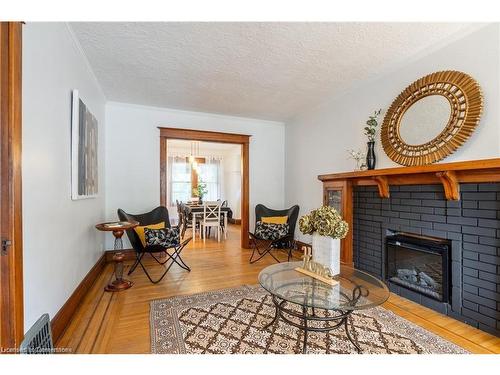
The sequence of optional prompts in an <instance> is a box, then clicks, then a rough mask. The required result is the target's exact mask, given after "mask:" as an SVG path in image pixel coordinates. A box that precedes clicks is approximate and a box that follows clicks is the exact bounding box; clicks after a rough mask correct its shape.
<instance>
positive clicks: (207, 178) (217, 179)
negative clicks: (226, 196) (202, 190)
mask: <svg viewBox="0 0 500 375" xmlns="http://www.w3.org/2000/svg"><path fill="white" fill-rule="evenodd" d="M220 168H221V158H215V157H208V158H206V159H205V163H203V164H198V182H202V183H204V184H206V187H207V195H206V196H205V198H204V199H205V200H207V201H216V200H217V199H221V198H222V197H221V177H222V173H221V170H220Z"/></svg>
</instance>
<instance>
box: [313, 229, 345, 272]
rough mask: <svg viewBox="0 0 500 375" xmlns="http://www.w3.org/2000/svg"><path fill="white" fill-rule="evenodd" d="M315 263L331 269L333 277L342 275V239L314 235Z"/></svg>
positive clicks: (315, 233)
mask: <svg viewBox="0 0 500 375" xmlns="http://www.w3.org/2000/svg"><path fill="white" fill-rule="evenodd" d="M312 249H313V258H314V261H315V262H317V263H320V264H322V265H324V266H326V267H329V268H330V271H331V273H332V275H338V274H339V273H340V239H338V238H332V237H330V236H322V235H320V234H319V233H318V232H314V233H313V234H312Z"/></svg>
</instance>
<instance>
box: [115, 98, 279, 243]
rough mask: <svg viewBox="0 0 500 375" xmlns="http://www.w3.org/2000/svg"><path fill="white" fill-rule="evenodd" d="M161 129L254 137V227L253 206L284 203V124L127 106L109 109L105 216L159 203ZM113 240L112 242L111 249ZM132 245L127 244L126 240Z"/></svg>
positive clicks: (251, 142) (252, 155)
mask: <svg viewBox="0 0 500 375" xmlns="http://www.w3.org/2000/svg"><path fill="white" fill-rule="evenodd" d="M159 126H163V127H173V128H185V129H196V130H209V131H221V132H227V133H240V134H249V135H251V136H252V137H251V138H250V213H251V216H250V226H251V228H253V224H254V223H253V222H254V212H253V211H254V207H255V205H256V204H257V203H263V204H265V205H268V206H270V207H277V208H281V207H283V205H284V137H285V130H284V125H283V124H282V123H279V122H272V121H264V120H255V119H247V118H240V117H231V116H221V115H215V114H209V113H200V112H188V111H178V110H171V109H166V108H154V107H146V106H138V105H130V104H123V103H108V104H107V105H106V217H107V219H109V220H115V219H116V217H117V216H116V210H117V209H118V208H122V209H124V210H125V211H128V212H131V213H140V212H146V211H149V210H151V209H153V208H154V207H156V206H158V205H159V203H160V141H159V139H160V138H159V135H160V131H159V129H158V127H159ZM111 244H112V239H111V238H110V236H108V238H107V245H108V246H111ZM124 245H125V246H128V241H124Z"/></svg>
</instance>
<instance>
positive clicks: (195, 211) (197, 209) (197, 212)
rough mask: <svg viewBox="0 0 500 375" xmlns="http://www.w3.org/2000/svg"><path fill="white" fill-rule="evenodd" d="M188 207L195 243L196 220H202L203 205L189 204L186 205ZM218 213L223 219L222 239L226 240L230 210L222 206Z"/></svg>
mask: <svg viewBox="0 0 500 375" xmlns="http://www.w3.org/2000/svg"><path fill="white" fill-rule="evenodd" d="M187 207H189V209H190V212H191V214H192V215H193V243H195V242H196V234H195V230H196V220H197V218H199V220H203V214H204V208H203V205H199V204H198V205H192V204H189V205H187ZM220 213H221V215H222V216H223V218H224V229H223V230H224V239H227V222H228V217H229V215H230V213H232V210H231V209H230V208H229V207H227V206H222V207H221V208H220Z"/></svg>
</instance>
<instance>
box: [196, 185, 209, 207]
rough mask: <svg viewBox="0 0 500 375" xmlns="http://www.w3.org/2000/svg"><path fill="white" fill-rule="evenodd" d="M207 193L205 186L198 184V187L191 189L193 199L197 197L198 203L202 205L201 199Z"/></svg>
mask: <svg viewBox="0 0 500 375" xmlns="http://www.w3.org/2000/svg"><path fill="white" fill-rule="evenodd" d="M207 193H208V190H207V184H205V183H204V182H198V186H197V187H195V188H193V197H198V200H199V203H200V204H202V203H203V197H204V196H205V195H206V194H207Z"/></svg>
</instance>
